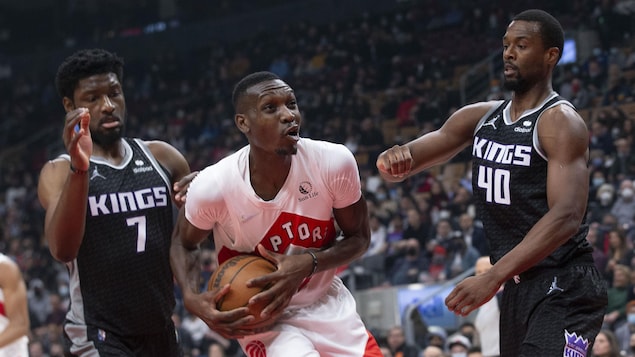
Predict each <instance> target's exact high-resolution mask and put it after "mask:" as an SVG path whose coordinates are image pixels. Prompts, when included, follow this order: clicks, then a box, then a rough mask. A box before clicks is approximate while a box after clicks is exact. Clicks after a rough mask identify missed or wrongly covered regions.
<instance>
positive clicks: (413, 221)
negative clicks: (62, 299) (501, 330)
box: [402, 207, 430, 247]
mask: <svg viewBox="0 0 635 357" xmlns="http://www.w3.org/2000/svg"><path fill="white" fill-rule="evenodd" d="M402 236H403V238H404V239H409V238H414V239H416V240H417V241H418V242H419V246H421V247H425V246H426V244H427V243H428V241H429V240H430V225H429V222H426V221H425V220H424V219H423V218H422V217H421V213H420V212H419V210H418V209H417V208H414V207H413V208H410V209H408V211H407V212H406V228H405V229H404V231H403V234H402Z"/></svg>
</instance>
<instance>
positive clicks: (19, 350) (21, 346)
mask: <svg viewBox="0 0 635 357" xmlns="http://www.w3.org/2000/svg"><path fill="white" fill-rule="evenodd" d="M8 261H10V258H9V257H7V256H6V255H4V254H2V253H0V264H4V263H5V262H8ZM7 325H9V319H8V318H7V316H6V312H5V308H4V292H3V291H2V288H1V287H0V332H2V331H4V329H5V328H7ZM28 341H29V340H28V338H27V337H26V336H22V337H20V338H19V339H17V340H15V341H14V342H12V343H10V344H8V345H6V346H4V347H0V357H28V356H29V354H28V353H29V352H28Z"/></svg>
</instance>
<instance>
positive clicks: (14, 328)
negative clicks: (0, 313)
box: [0, 320, 29, 348]
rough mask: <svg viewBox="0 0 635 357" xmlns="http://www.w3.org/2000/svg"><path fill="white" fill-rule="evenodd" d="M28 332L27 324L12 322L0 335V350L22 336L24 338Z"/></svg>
mask: <svg viewBox="0 0 635 357" xmlns="http://www.w3.org/2000/svg"><path fill="white" fill-rule="evenodd" d="M28 330H29V326H28V323H23V322H19V321H13V320H12V321H11V323H9V325H8V326H7V328H6V329H5V330H4V331H2V333H0V348H2V347H4V346H6V345H8V344H10V343H12V342H14V341H15V340H17V339H19V338H20V337H22V336H26V335H27V334H28V332H29V331H28Z"/></svg>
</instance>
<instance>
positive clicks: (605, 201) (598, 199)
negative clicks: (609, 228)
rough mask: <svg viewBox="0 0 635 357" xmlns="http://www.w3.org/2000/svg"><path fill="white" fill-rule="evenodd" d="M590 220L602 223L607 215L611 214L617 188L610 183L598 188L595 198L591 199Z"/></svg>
mask: <svg viewBox="0 0 635 357" xmlns="http://www.w3.org/2000/svg"><path fill="white" fill-rule="evenodd" d="M590 199H591V200H590V202H589V208H588V211H589V213H588V220H589V221H590V222H601V221H602V220H603V219H604V216H605V215H606V214H610V212H611V209H612V208H613V204H614V203H615V187H613V185H612V184H610V183H603V184H602V185H600V187H598V189H597V191H596V193H595V196H594V197H590Z"/></svg>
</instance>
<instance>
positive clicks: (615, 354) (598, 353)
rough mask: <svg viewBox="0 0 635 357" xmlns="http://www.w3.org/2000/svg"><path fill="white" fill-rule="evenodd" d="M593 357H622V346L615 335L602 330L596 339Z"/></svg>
mask: <svg viewBox="0 0 635 357" xmlns="http://www.w3.org/2000/svg"><path fill="white" fill-rule="evenodd" d="M591 354H592V356H593V357H620V356H621V353H620V346H619V344H618V342H617V339H616V338H615V334H614V333H613V331H611V330H610V329H602V330H600V333H598V334H597V336H596V337H595V342H594V343H593V349H592V351H591Z"/></svg>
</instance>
